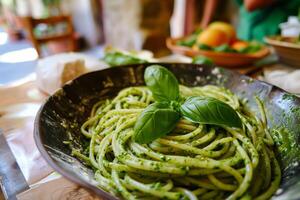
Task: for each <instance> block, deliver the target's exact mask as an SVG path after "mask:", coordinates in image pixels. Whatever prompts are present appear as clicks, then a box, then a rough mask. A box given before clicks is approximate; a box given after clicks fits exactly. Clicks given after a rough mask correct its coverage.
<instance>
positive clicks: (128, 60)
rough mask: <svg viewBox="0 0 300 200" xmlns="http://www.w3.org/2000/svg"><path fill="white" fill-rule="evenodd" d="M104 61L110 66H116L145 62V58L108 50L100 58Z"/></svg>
mask: <svg viewBox="0 0 300 200" xmlns="http://www.w3.org/2000/svg"><path fill="white" fill-rule="evenodd" d="M102 60H103V61H104V62H106V63H107V64H109V65H110V66H112V67H114V66H118V65H129V64H139V63H147V61H146V60H143V59H140V58H137V57H134V56H130V55H126V54H123V53H121V52H109V53H106V54H105V56H104V57H103V58H102Z"/></svg>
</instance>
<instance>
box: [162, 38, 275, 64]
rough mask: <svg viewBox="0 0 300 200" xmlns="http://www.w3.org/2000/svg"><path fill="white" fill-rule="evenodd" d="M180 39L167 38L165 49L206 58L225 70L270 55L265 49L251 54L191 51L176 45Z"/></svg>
mask: <svg viewBox="0 0 300 200" xmlns="http://www.w3.org/2000/svg"><path fill="white" fill-rule="evenodd" d="M182 39H183V38H168V39H167V41H166V43H167V47H168V48H169V49H170V50H171V51H172V52H173V53H178V54H183V55H186V56H190V57H194V56H199V55H203V56H206V57H208V58H211V59H212V60H213V61H214V63H215V64H216V65H219V66H222V67H227V68H233V67H240V66H244V65H250V64H252V63H254V62H255V61H257V60H259V59H261V58H263V57H265V56H267V55H268V54H269V53H270V51H269V49H268V48H267V47H263V48H262V49H261V50H259V51H257V52H255V53H251V54H241V53H226V52H214V51H207V50H193V49H192V48H189V47H185V46H179V45H177V41H179V40H182Z"/></svg>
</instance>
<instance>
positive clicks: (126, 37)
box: [0, 0, 300, 85]
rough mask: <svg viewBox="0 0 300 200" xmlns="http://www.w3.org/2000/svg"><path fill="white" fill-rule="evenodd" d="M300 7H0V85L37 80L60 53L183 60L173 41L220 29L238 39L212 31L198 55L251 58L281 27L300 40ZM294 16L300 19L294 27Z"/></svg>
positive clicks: (96, 2)
mask: <svg viewBox="0 0 300 200" xmlns="http://www.w3.org/2000/svg"><path fill="white" fill-rule="evenodd" d="M299 6H300V1H299V0H291V1H283V0H265V1H262V0H222V1H221V0H198V1H197V0H164V1H160V0H126V1H121V0H63V1H62V0H1V1H0V84H2V85H3V84H6V83H10V82H12V81H15V80H18V79H20V78H22V77H24V76H26V75H28V74H30V73H31V72H32V71H34V70H35V67H36V61H37V60H38V59H39V58H43V57H47V56H49V55H53V54H58V53H61V52H70V51H72V52H73V51H77V52H81V53H84V54H87V55H91V56H94V57H95V58H98V59H100V58H102V57H103V56H104V54H105V52H106V51H107V49H109V48H113V49H121V50H122V51H141V50H148V53H150V54H151V56H154V57H155V58H160V57H164V56H166V55H170V54H171V53H178V51H176V50H175V51H174V50H173V49H172V48H170V47H169V48H168V47H167V46H166V39H167V38H169V37H171V38H178V37H183V36H190V35H191V34H195V33H196V32H197V30H204V29H205V28H207V26H208V25H209V24H210V23H211V22H213V21H222V22H225V23H226V24H225V26H230V27H229V28H228V27H227V33H228V31H229V32H230V31H231V30H230V29H233V34H232V35H233V36H232V37H233V38H234V39H232V38H231V39H230V41H229V40H228V41H229V42H226V41H225V40H226V39H224V38H226V37H225V36H222V34H223V33H218V31H217V32H216V31H207V32H209V33H207V34H202V38H200V36H199V37H198V40H197V41H198V43H197V45H198V44H199V41H200V44H201V45H200V46H195V45H194V46H193V48H194V50H199V49H200V50H201V49H202V50H203V49H204V50H205V49H207V47H209V48H210V47H212V46H213V47H214V46H220V45H221V47H220V48H217V49H215V51H218V52H230V51H232V52H234V51H240V50H241V48H242V49H243V48H244V47H248V49H247V50H249V46H251V45H249V43H247V41H248V42H250V41H258V42H260V43H264V42H265V40H264V37H265V36H271V35H278V34H280V27H281V28H282V29H284V30H286V33H287V34H288V36H295V37H298V35H299V33H300V28H299V27H300V23H299V20H298V17H297V16H298V11H299ZM289 16H294V17H292V18H290V20H289V21H288V22H287V20H288V17H289ZM285 22H286V23H285ZM218 27H219V26H218ZM222 27H224V26H223V25H221V29H222ZM225 29H226V28H225ZM281 32H283V31H281ZM225 33H226V30H225ZM204 35H205V36H204ZM223 35H224V34H223ZM240 40H243V42H242V43H241V42H240ZM236 41H237V42H238V43H237V44H233V43H234V42H236ZM297 41H298V40H297ZM187 42H189V40H188V41H187ZM227 43H228V44H227ZM182 44H183V45H182V46H189V45H190V44H189V43H187V44H186V43H185V41H183V43H182ZM224 44H225V45H224ZM226 45H227V46H226ZM228 45H229V46H228ZM190 47H191V45H190ZM252 47H253V45H252V46H251V48H250V49H252V50H253V48H252ZM253 52H254V51H253ZM244 53H245V52H244ZM247 53H249V52H247ZM179 54H180V53H179ZM181 54H184V55H187V53H181ZM193 55H194V54H193ZM193 55H192V56H191V55H189V56H190V57H193ZM205 55H206V54H205ZM262 57H263V56H262ZM213 61H215V59H213ZM215 63H216V64H219V62H218V60H217V62H215ZM221 66H222V62H221Z"/></svg>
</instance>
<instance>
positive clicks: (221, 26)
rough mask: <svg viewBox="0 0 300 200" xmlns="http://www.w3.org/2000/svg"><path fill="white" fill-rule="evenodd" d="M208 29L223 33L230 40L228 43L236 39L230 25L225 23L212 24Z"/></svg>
mask: <svg viewBox="0 0 300 200" xmlns="http://www.w3.org/2000/svg"><path fill="white" fill-rule="evenodd" d="M208 28H209V29H218V30H221V31H224V32H225V33H226V34H227V36H228V37H229V38H230V41H231V42H232V41H234V40H235V39H236V32H235V29H234V27H233V26H232V25H231V24H228V23H225V22H218V21H217V22H212V23H211V24H209V26H208Z"/></svg>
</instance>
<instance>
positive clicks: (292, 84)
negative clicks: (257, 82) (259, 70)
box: [263, 64, 300, 94]
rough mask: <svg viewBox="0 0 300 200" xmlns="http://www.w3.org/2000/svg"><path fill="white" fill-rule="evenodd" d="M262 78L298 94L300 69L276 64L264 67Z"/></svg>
mask: <svg viewBox="0 0 300 200" xmlns="http://www.w3.org/2000/svg"><path fill="white" fill-rule="evenodd" d="M263 80H264V81H266V82H268V83H271V84H273V85H276V86H278V87H280V88H282V89H284V90H286V91H288V92H290V93H294V94H300V69H295V68H290V67H287V66H286V65H280V64H277V65H274V66H272V67H268V68H265V69H264V78H263Z"/></svg>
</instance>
